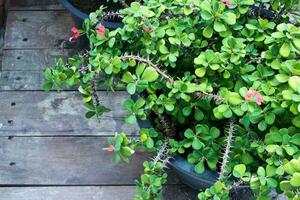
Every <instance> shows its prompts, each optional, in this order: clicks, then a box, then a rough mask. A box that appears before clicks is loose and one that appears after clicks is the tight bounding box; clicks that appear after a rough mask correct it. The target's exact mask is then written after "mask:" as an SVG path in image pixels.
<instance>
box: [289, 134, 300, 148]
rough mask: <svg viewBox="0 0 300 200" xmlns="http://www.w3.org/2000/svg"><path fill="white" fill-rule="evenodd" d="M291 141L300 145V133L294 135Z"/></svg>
mask: <svg viewBox="0 0 300 200" xmlns="http://www.w3.org/2000/svg"><path fill="white" fill-rule="evenodd" d="M290 142H291V143H293V144H296V145H299V146H300V133H297V134H295V135H293V136H292V138H291V140H290Z"/></svg>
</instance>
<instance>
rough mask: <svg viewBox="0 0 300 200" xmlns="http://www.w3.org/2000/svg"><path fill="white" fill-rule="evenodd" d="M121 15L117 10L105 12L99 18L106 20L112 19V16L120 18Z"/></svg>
mask: <svg viewBox="0 0 300 200" xmlns="http://www.w3.org/2000/svg"><path fill="white" fill-rule="evenodd" d="M121 17H123V15H122V14H121V13H119V12H112V11H110V12H107V13H104V14H103V16H102V17H101V18H100V21H106V20H108V19H114V18H121Z"/></svg>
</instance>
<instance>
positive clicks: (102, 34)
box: [98, 25, 105, 36]
mask: <svg viewBox="0 0 300 200" xmlns="http://www.w3.org/2000/svg"><path fill="white" fill-rule="evenodd" d="M98 34H99V35H100V36H104V35H105V27H104V26H102V25H101V26H98Z"/></svg>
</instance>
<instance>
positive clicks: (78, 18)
mask: <svg viewBox="0 0 300 200" xmlns="http://www.w3.org/2000/svg"><path fill="white" fill-rule="evenodd" d="M58 1H59V2H60V3H61V4H62V5H63V6H64V7H65V8H66V9H67V10H68V11H69V12H70V13H71V14H72V16H73V17H74V20H75V22H76V25H77V26H79V27H80V26H81V25H82V23H83V21H84V20H85V19H86V18H88V17H89V16H88V13H84V12H81V11H80V10H78V9H77V8H76V7H74V6H73V5H72V4H71V3H70V2H69V1H68V0H58ZM101 24H102V25H103V26H105V27H106V28H108V29H111V30H113V29H117V28H120V27H122V26H123V23H121V22H104V21H103V22H101Z"/></svg>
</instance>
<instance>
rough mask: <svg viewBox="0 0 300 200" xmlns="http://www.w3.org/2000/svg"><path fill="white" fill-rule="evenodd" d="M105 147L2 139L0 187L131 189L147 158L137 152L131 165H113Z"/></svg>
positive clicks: (72, 140)
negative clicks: (106, 187) (105, 187)
mask: <svg viewBox="0 0 300 200" xmlns="http://www.w3.org/2000/svg"><path fill="white" fill-rule="evenodd" d="M107 146H108V144H107V138H106V137H14V138H8V139H7V138H5V137H1V138H0V147H1V151H0V160H1V162H0V174H1V176H0V184H1V185H2V186H4V185H18V186H20V185H40V186H43V185H45V186H49V185H85V186H91V185H92V186H102V185H133V184H134V180H135V179H137V178H139V177H140V173H141V172H142V170H143V169H142V168H143V166H142V163H143V161H144V160H145V159H149V155H146V154H145V153H141V152H136V153H135V156H133V157H132V158H131V161H130V164H126V163H124V162H122V163H120V164H115V163H114V161H113V154H112V153H110V152H107V151H105V150H103V148H105V147H107ZM171 174H172V173H171ZM169 178H170V179H169V181H170V183H172V184H177V183H178V180H177V179H176V178H175V177H174V176H172V175H170V177H169Z"/></svg>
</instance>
